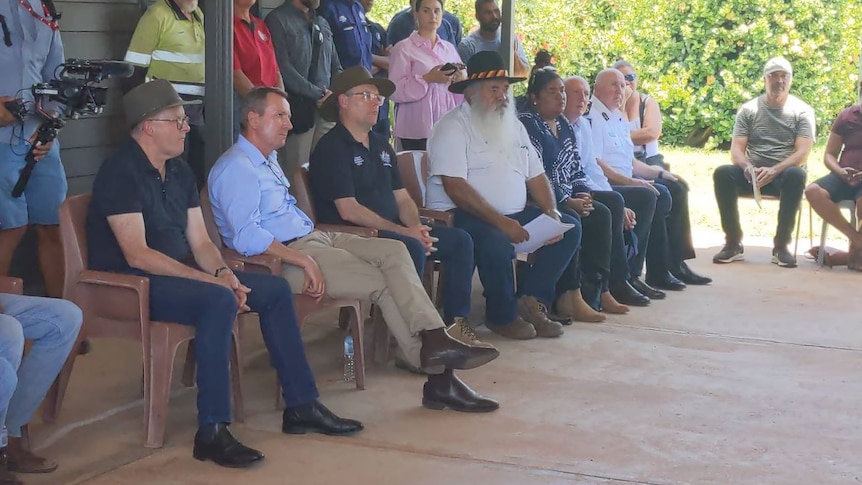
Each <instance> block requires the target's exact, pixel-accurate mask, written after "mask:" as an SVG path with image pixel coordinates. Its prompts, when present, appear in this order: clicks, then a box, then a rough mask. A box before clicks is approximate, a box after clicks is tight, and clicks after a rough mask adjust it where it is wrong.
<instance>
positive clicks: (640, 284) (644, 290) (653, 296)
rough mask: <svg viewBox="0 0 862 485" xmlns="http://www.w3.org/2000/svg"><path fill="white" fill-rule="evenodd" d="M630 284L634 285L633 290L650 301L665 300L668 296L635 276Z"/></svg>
mask: <svg viewBox="0 0 862 485" xmlns="http://www.w3.org/2000/svg"><path fill="white" fill-rule="evenodd" d="M629 284H630V285H632V288H634V289H635V290H637V291H638V293H640V294H641V295H643V296H645V297H647V298H649V299H650V300H664V299H665V297H666V296H667V295H665V293H664V292H663V291H661V290H657V289H655V288H653V287H652V286H650V285H648V284H646V283H644V280H642V279H640V278H639V277H637V276H633V277H632V278H631V279H630V280H629Z"/></svg>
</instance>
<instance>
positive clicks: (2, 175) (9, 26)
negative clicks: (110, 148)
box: [0, 0, 66, 297]
mask: <svg viewBox="0 0 862 485" xmlns="http://www.w3.org/2000/svg"><path fill="white" fill-rule="evenodd" d="M57 17H58V15H56V13H55V12H54V11H53V5H51V4H49V3H46V4H45V5H43V3H42V2H41V1H40V0H21V1H20V2H19V1H18V0H0V29H2V36H0V37H2V41H0V42H2V43H3V45H0V66H3V67H4V69H3V70H2V71H0V275H5V274H8V273H9V266H10V265H11V264H12V254H13V253H14V252H15V248H16V247H17V246H18V244H19V243H20V242H21V238H22V237H24V234H25V233H26V232H27V226H28V225H31V224H32V225H33V226H34V227H35V229H36V235H37V238H38V242H39V263H40V267H41V268H42V271H43V276H44V277H45V289H46V292H47V293H48V296H53V297H59V296H61V295H62V293H63V252H62V250H61V248H60V233H59V229H58V226H57V224H58V223H59V213H58V209H59V207H60V204H61V203H62V202H63V200H64V199H65V198H66V173H65V172H64V170H63V165H62V164H61V163H60V146H59V143H57V142H54V143H51V144H48V145H45V146H40V147H37V150H36V152H35V153H36V156H37V160H39V163H37V164H36V167H35V169H34V170H33V174H32V176H31V177H30V182H29V183H28V184H27V187H26V188H25V189H24V193H23V194H22V195H21V197H17V198H16V197H12V188H13V187H14V186H15V183H16V182H17V180H18V174H19V173H20V172H21V169H22V168H24V165H25V161H24V157H25V155H26V154H27V151H28V150H29V148H30V144H31V143H32V142H34V141H35V132H36V128H37V127H38V126H39V119H38V118H37V117H36V116H35V115H33V114H28V115H27V116H25V117H24V120H23V122H19V121H18V120H17V119H16V118H15V117H14V116H12V114H11V113H10V112H9V110H7V109H6V108H5V107H4V105H3V103H5V102H8V101H11V100H12V99H13V98H14V97H21V98H23V99H24V101H25V102H26V103H27V104H28V106H31V107H32V105H33V95H32V93H31V91H30V87H31V86H32V85H33V84H37V83H42V82H47V81H50V80H51V79H54V72H55V71H56V69H57V66H59V65H60V64H62V63H63V42H62V41H61V40H60V31H59V27H58V25H57ZM46 108H47V106H46Z"/></svg>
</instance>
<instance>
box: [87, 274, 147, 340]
mask: <svg viewBox="0 0 862 485" xmlns="http://www.w3.org/2000/svg"><path fill="white" fill-rule="evenodd" d="M73 291H74V293H73V295H70V296H71V298H70V299H71V300H72V301H73V302H74V303H75V304H77V305H78V306H79V307H81V309H82V310H84V314H85V319H86V318H88V317H87V315H91V316H93V317H100V318H107V319H113V320H124V321H140V322H141V324H142V325H148V324H149V320H150V280H149V279H148V278H147V277H146V276H139V275H133V274H123V273H109V272H106V271H95V270H83V271H81V273H80V274H79V275H78V278H77V281H76V284H75V287H74V290H73ZM142 328H143V327H142Z"/></svg>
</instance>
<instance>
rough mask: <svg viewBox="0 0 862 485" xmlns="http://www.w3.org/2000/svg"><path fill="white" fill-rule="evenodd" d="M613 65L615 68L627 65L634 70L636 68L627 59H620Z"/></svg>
mask: <svg viewBox="0 0 862 485" xmlns="http://www.w3.org/2000/svg"><path fill="white" fill-rule="evenodd" d="M611 67H612V68H614V69H619V68H621V67H627V68H629V69H631V70H632V71H634V70H635V66H633V65H632V63H631V62H629V61H627V60H625V59H618V60H617V62H615V63H614V65H613V66H611Z"/></svg>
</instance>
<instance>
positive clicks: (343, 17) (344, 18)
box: [338, 15, 347, 24]
mask: <svg viewBox="0 0 862 485" xmlns="http://www.w3.org/2000/svg"><path fill="white" fill-rule="evenodd" d="M338 21H339V22H341V23H342V24H343V23H344V22H347V17H345V16H344V15H341V16H339V17H338Z"/></svg>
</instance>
